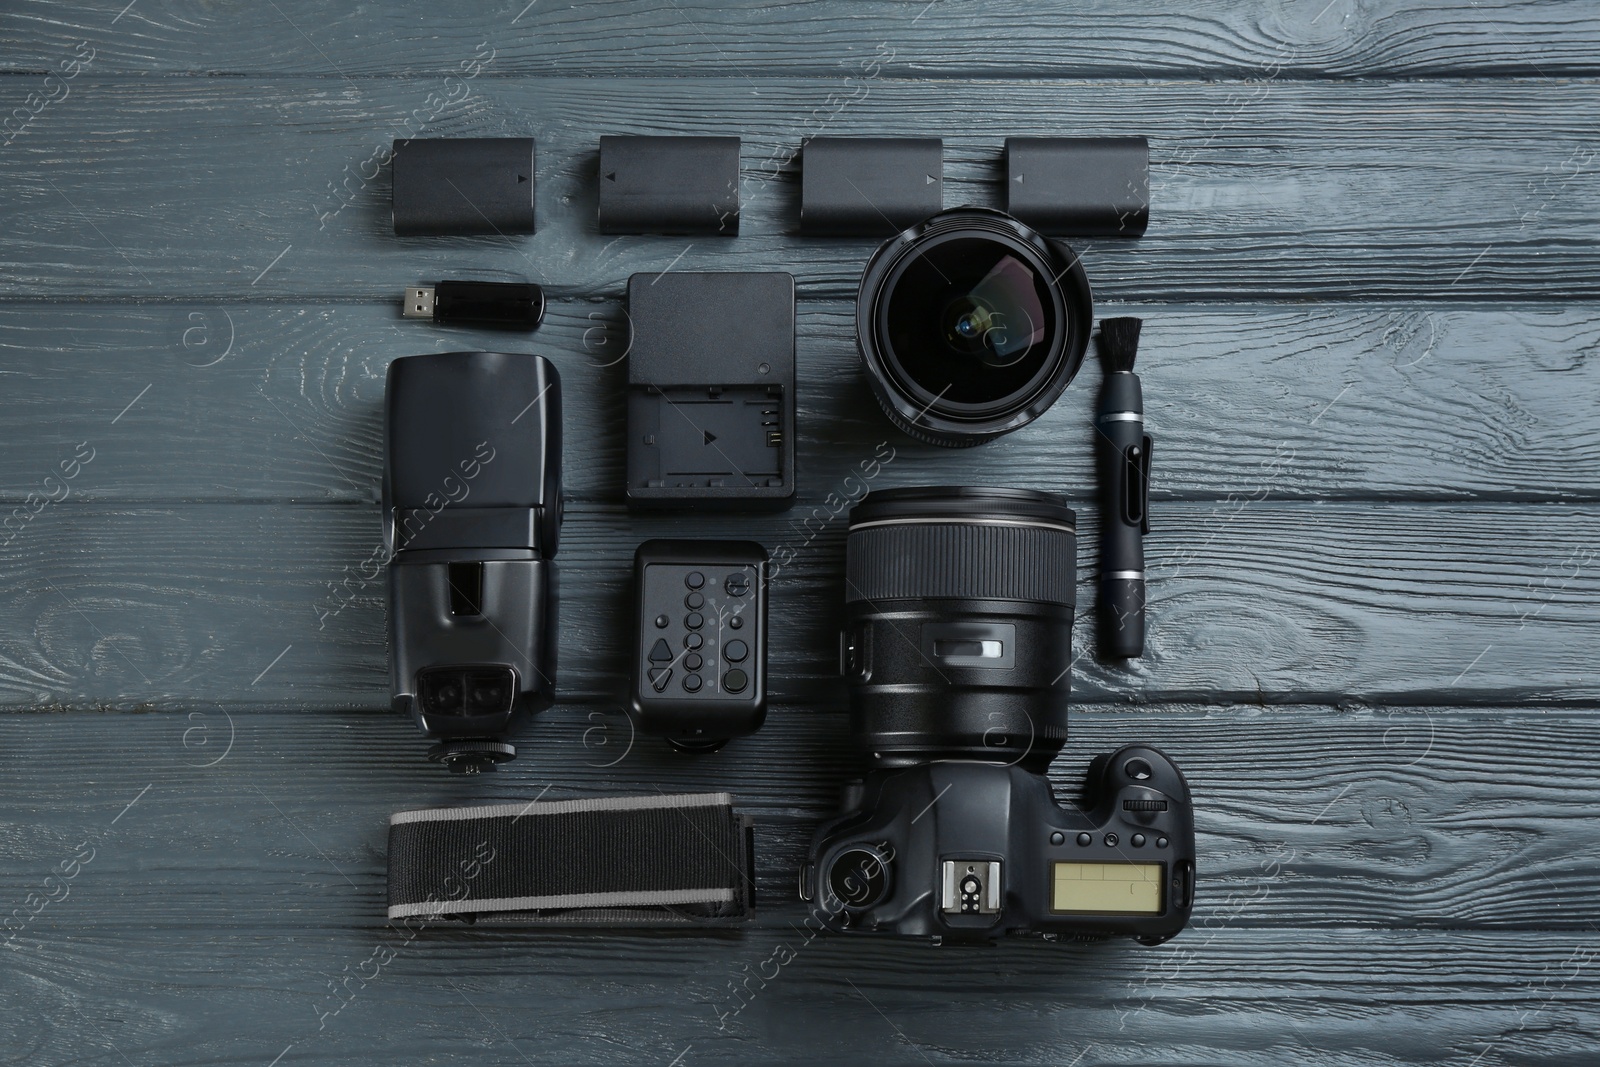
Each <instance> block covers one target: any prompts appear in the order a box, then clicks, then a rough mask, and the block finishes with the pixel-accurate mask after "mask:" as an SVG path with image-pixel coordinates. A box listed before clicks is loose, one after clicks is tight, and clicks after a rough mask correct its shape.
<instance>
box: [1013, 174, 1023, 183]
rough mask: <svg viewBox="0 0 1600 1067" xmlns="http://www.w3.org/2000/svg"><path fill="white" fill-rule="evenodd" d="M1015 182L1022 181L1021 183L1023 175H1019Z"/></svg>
mask: <svg viewBox="0 0 1600 1067" xmlns="http://www.w3.org/2000/svg"><path fill="white" fill-rule="evenodd" d="M1014 180H1016V181H1019V182H1020V181H1021V180H1022V175H1020V174H1019V175H1017V176H1016V178H1015V179H1014Z"/></svg>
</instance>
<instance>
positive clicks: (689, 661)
mask: <svg viewBox="0 0 1600 1067" xmlns="http://www.w3.org/2000/svg"><path fill="white" fill-rule="evenodd" d="M705 665H706V661H705V660H703V659H701V658H700V653H698V652H691V653H689V654H688V655H687V656H685V657H683V669H684V670H686V671H697V670H699V669H700V668H701V667H704V666H705Z"/></svg>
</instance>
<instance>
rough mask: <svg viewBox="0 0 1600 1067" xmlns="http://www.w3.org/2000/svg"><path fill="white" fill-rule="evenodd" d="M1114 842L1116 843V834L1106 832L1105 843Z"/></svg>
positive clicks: (1113, 843) (1110, 843) (1112, 843)
mask: <svg viewBox="0 0 1600 1067" xmlns="http://www.w3.org/2000/svg"><path fill="white" fill-rule="evenodd" d="M1116 843H1117V835H1116V834H1107V835H1106V844H1107V845H1115V844H1116Z"/></svg>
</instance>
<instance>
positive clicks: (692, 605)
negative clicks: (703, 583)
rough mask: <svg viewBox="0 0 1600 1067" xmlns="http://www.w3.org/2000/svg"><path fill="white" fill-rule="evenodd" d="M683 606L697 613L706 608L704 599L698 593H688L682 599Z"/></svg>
mask: <svg viewBox="0 0 1600 1067" xmlns="http://www.w3.org/2000/svg"><path fill="white" fill-rule="evenodd" d="M683 606H684V607H686V608H688V609H689V610H690V611H699V610H700V609H701V608H703V607H705V606H706V598H705V597H704V596H702V595H701V594H699V593H690V594H689V595H688V596H686V597H684V598H683Z"/></svg>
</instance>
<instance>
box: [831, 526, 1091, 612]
mask: <svg viewBox="0 0 1600 1067" xmlns="http://www.w3.org/2000/svg"><path fill="white" fill-rule="evenodd" d="M1076 552H1077V538H1076V537H1075V536H1074V535H1073V534H1070V533H1067V532H1066V531H1064V530H1050V529H1045V528H1042V527H1038V526H988V525H981V524H977V523H948V522H935V523H926V524H915V525H913V524H907V525H891V526H873V527H868V528H867V529H864V530H853V531H851V533H850V542H849V545H848V547H847V549H846V551H845V602H846V603H852V602H855V601H858V600H868V601H878V600H903V599H914V598H920V597H962V598H967V599H973V600H1031V601H1042V602H1045V603H1054V604H1063V605H1066V606H1069V607H1070V606H1073V605H1074V604H1075V603H1076V599H1077V598H1076V583H1077V575H1076V572H1077V559H1076Z"/></svg>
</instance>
